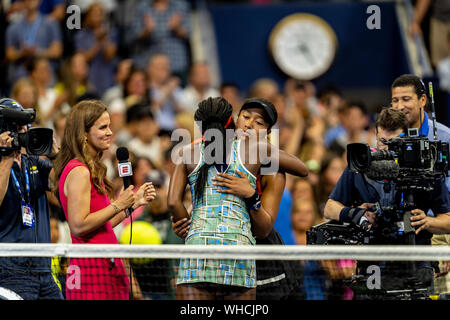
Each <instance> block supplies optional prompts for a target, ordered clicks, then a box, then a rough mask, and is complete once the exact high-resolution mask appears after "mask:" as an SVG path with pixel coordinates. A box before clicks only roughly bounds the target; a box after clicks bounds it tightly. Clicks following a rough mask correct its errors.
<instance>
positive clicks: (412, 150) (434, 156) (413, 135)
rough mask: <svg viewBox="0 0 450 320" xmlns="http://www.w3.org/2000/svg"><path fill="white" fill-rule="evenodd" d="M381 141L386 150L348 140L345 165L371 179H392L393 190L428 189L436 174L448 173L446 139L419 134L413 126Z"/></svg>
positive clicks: (436, 177) (435, 180)
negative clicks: (401, 133) (398, 135)
mask: <svg viewBox="0 0 450 320" xmlns="http://www.w3.org/2000/svg"><path fill="white" fill-rule="evenodd" d="M383 142H384V143H385V144H386V145H387V146H388V148H389V150H376V149H372V148H370V147H369V146H368V145H367V144H363V143H351V144H349V145H348V146H347V161H348V164H349V169H350V170H352V171H357V172H362V173H365V174H366V175H367V176H368V177H369V178H370V179H373V180H390V181H394V182H395V184H396V188H397V190H412V189H414V190H424V191H430V190H432V189H433V185H434V184H435V183H436V182H437V181H438V180H439V179H440V177H442V176H448V156H449V145H448V143H446V142H442V141H430V140H428V138H425V137H421V136H419V134H418V130H417V129H415V128H414V129H409V130H408V135H407V136H404V137H397V138H394V139H391V140H388V141H386V140H384V141H383Z"/></svg>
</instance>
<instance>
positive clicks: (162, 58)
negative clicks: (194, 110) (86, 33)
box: [147, 54, 185, 130]
mask: <svg viewBox="0 0 450 320" xmlns="http://www.w3.org/2000/svg"><path fill="white" fill-rule="evenodd" d="M147 75H148V81H149V88H150V96H151V100H152V111H153V113H154V114H155V118H156V121H157V122H158V124H159V126H160V127H161V129H165V130H173V129H175V115H176V114H177V113H179V112H183V111H184V110H185V106H184V103H183V90H182V89H181V88H180V80H179V78H177V77H175V76H173V75H172V73H171V65H170V60H169V58H168V57H167V56H166V55H163V54H156V55H154V56H152V57H151V58H150V60H149V62H148V66H147Z"/></svg>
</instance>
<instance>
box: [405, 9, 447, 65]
mask: <svg viewBox="0 0 450 320" xmlns="http://www.w3.org/2000/svg"><path fill="white" fill-rule="evenodd" d="M430 7H431V8H432V10H431V13H430V27H429V38H430V56H431V64H432V65H433V67H436V66H437V64H438V63H439V61H440V60H441V59H443V58H445V57H446V56H447V46H446V37H447V33H448V32H449V31H450V4H449V2H448V1H447V0H435V1H431V0H417V1H415V7H414V16H413V19H412V21H411V24H410V26H409V33H410V35H411V36H415V35H419V36H422V27H421V24H422V21H423V20H424V18H425V17H426V16H427V12H428V10H429V9H430Z"/></svg>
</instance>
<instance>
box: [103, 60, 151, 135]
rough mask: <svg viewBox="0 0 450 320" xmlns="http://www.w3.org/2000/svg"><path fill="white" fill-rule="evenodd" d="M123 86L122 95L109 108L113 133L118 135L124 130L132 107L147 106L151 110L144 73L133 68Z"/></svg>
mask: <svg viewBox="0 0 450 320" xmlns="http://www.w3.org/2000/svg"><path fill="white" fill-rule="evenodd" d="M123 85H124V87H123V91H122V95H121V96H120V97H117V98H115V99H114V100H113V101H111V103H110V105H109V107H108V111H109V113H110V115H111V130H112V131H113V133H117V132H118V131H119V130H121V129H122V127H123V125H124V122H125V119H124V118H125V114H126V111H127V109H128V108H129V107H130V106H132V105H135V104H145V105H147V107H148V108H150V100H149V91H148V88H147V76H146V74H145V72H144V71H142V70H140V69H135V68H132V69H131V70H130V72H129V74H128V76H127V78H126V79H125V81H124V84H123Z"/></svg>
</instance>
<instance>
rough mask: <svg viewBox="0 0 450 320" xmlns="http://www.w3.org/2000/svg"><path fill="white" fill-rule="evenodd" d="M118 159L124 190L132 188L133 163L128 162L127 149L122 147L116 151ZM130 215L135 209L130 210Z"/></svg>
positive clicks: (128, 154)
mask: <svg viewBox="0 0 450 320" xmlns="http://www.w3.org/2000/svg"><path fill="white" fill-rule="evenodd" d="M116 157H117V160H118V161H119V164H118V165H117V167H118V170H119V177H121V178H122V179H123V188H124V189H127V188H128V187H129V186H130V184H131V183H130V177H131V176H132V175H133V169H132V168H131V162H129V161H128V158H129V157H130V153H129V152H128V149H127V148H125V147H120V148H118V149H117V151H116ZM127 210H128V215H129V214H131V213H132V212H133V208H128V209H127Z"/></svg>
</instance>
